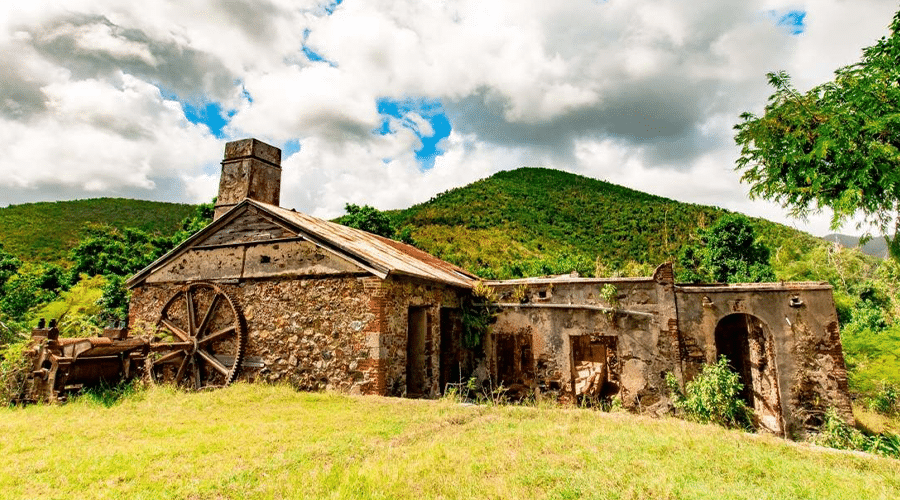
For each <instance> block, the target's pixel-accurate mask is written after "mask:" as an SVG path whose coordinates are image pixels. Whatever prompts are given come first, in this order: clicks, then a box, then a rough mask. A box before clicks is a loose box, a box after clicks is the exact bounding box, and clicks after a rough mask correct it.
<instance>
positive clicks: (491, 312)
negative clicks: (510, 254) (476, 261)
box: [461, 281, 500, 349]
mask: <svg viewBox="0 0 900 500" xmlns="http://www.w3.org/2000/svg"><path fill="white" fill-rule="evenodd" d="M461 309H462V318H461V319H462V325H463V347H465V348H467V349H478V348H480V347H481V346H482V345H484V339H485V337H487V335H488V334H489V333H490V331H491V325H492V324H493V323H494V321H496V320H497V314H498V313H499V312H500V308H499V307H497V293H496V292H495V291H494V289H493V288H491V287H489V286H487V285H486V284H485V283H484V282H483V281H478V282H476V283H475V286H474V287H473V288H472V293H471V295H470V296H469V297H467V298H465V299H464V300H463V301H462V308H461Z"/></svg>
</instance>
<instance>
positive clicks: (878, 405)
mask: <svg viewBox="0 0 900 500" xmlns="http://www.w3.org/2000/svg"><path fill="white" fill-rule="evenodd" d="M867 406H868V407H869V409H870V410H872V411H874V412H876V413H880V414H882V415H887V416H895V415H900V386H897V385H890V384H885V383H882V384H881V390H879V391H878V392H877V393H875V395H874V396H872V397H871V398H869V400H868V402H867Z"/></svg>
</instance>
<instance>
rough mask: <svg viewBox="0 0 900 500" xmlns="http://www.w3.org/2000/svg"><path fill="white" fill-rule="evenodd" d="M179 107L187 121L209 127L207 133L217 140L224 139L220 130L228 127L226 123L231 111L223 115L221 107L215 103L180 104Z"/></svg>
mask: <svg viewBox="0 0 900 500" xmlns="http://www.w3.org/2000/svg"><path fill="white" fill-rule="evenodd" d="M181 107H182V109H184V116H185V117H186V118H187V119H188V121H190V122H191V123H197V124H203V125H206V126H207V127H209V131H210V132H212V134H213V135H214V136H216V137H218V138H219V139H222V138H223V137H224V135H223V134H222V129H224V128H225V125H228V121H229V120H230V119H231V116H232V115H233V114H234V112H233V111H232V112H231V113H223V112H222V106H220V105H219V103H217V102H210V103H206V104H202V105H200V106H194V105H192V104H190V103H186V102H182V103H181Z"/></svg>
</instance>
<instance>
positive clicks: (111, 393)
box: [75, 379, 144, 408]
mask: <svg viewBox="0 0 900 500" xmlns="http://www.w3.org/2000/svg"><path fill="white" fill-rule="evenodd" d="M143 390H144V385H143V383H142V382H141V381H140V380H139V379H132V380H128V381H123V382H120V383H118V384H115V385H109V384H107V383H105V382H101V383H100V384H99V385H96V386H93V387H88V388H86V389H84V390H82V391H81V392H79V393H78V395H77V396H76V397H75V399H76V400H78V401H85V402H87V403H88V404H94V405H98V406H103V407H105V408H111V407H113V406H115V405H117V404H119V403H121V402H122V401H124V400H126V399H132V398H135V397H137V396H139V395H140V394H142V392H143Z"/></svg>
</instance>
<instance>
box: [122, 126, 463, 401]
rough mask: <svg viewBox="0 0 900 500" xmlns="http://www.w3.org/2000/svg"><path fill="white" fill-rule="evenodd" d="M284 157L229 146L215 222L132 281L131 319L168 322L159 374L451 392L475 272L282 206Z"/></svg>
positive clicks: (385, 391)
mask: <svg viewBox="0 0 900 500" xmlns="http://www.w3.org/2000/svg"><path fill="white" fill-rule="evenodd" d="M280 159H281V151H280V150H279V149H277V148H274V147H272V146H269V145H267V144H264V143H262V142H259V141H257V140H255V139H247V140H243V141H236V142H231V143H228V145H227V146H226V150H225V159H224V161H223V162H222V178H221V181H220V190H219V196H218V198H217V205H216V209H215V220H214V222H213V223H212V224H211V225H209V226H207V227H206V228H205V229H203V230H202V231H199V232H198V233H197V234H195V235H193V236H192V237H191V238H190V239H188V240H187V241H185V242H184V243H183V244H182V245H180V246H178V247H177V248H175V249H174V250H172V251H171V252H169V253H168V254H166V255H165V256H163V257H162V258H160V259H159V260H157V261H156V262H154V263H153V264H151V265H150V266H148V267H147V268H146V269H144V270H142V271H141V272H139V273H138V274H136V275H135V276H134V277H133V278H131V280H129V282H128V286H129V287H130V288H131V290H132V297H131V305H130V311H129V326H130V327H131V328H132V330H135V329H137V331H142V330H147V329H151V330H152V329H155V328H156V327H157V325H159V326H160V327H162V329H163V330H164V332H163V333H164V334H165V335H157V338H156V339H155V340H156V343H157V344H159V345H160V350H161V352H164V353H165V355H164V356H163V357H162V359H157V361H158V363H157V365H156V367H155V369H156V370H157V371H160V372H163V373H166V374H167V376H168V377H175V378H177V379H178V380H186V379H190V378H193V379H194V384H195V385H197V386H204V385H217V384H219V383H223V382H230V381H231V379H233V378H234V377H235V376H237V375H238V373H240V376H241V377H244V378H249V379H258V378H261V379H264V380H268V381H275V380H284V381H289V382H291V383H293V384H295V385H296V386H298V387H301V388H305V389H310V390H317V389H336V390H341V391H347V392H352V393H364V394H382V395H396V396H400V395H407V396H414V397H435V396H438V395H439V394H440V387H442V385H443V384H442V381H444V380H445V379H449V377H452V376H453V374H454V370H456V371H458V366H459V361H458V359H455V358H454V359H452V360H451V359H450V358H448V356H449V355H450V353H456V350H457V348H456V345H455V344H454V341H455V339H458V338H459V336H460V335H459V332H458V328H459V312H458V308H459V304H460V298H461V297H462V296H463V295H464V294H465V293H467V291H468V290H469V289H471V287H472V283H473V279H474V278H475V277H474V276H473V275H472V274H470V273H468V272H467V271H465V270H463V269H460V268H458V267H456V266H454V265H452V264H449V263H447V262H444V261H442V260H439V259H437V258H435V257H433V256H431V255H428V254H427V253H425V252H422V251H421V250H418V249H416V248H413V247H411V246H409V245H405V244H403V243H399V242H396V241H392V240H389V239H386V238H382V237H380V236H376V235H373V234H370V233H367V232H364V231H359V230H356V229H352V228H348V227H345V226H342V225H340V224H335V223H332V222H329V221H325V220H321V219H318V218H315V217H311V216H308V215H305V214H302V213H299V212H296V211H293V210H287V209H284V208H281V207H279V206H277V203H278V199H279V191H280V182H281V177H280V176H281V167H280ZM207 338H209V339H210V340H205V339H207ZM238 368H241V369H240V370H238ZM457 377H458V375H457Z"/></svg>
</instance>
